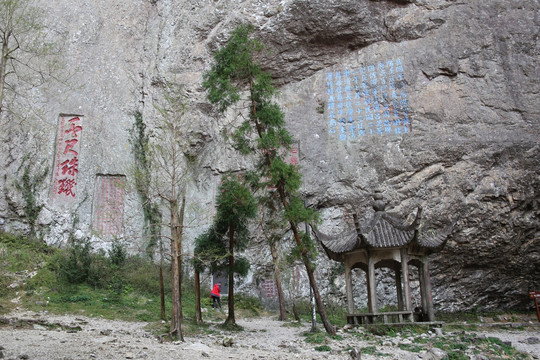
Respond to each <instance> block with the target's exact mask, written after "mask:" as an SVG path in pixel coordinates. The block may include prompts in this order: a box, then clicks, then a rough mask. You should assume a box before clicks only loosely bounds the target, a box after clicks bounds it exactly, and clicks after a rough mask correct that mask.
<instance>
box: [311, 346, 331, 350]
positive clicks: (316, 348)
mask: <svg viewBox="0 0 540 360" xmlns="http://www.w3.org/2000/svg"><path fill="white" fill-rule="evenodd" d="M315 351H332V348H331V347H330V346H328V345H321V346H315Z"/></svg>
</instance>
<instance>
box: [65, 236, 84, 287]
mask: <svg viewBox="0 0 540 360" xmlns="http://www.w3.org/2000/svg"><path fill="white" fill-rule="evenodd" d="M90 250H91V247H90V242H89V241H88V239H81V240H79V239H76V238H74V237H72V238H71V241H70V244H69V247H68V251H67V253H66V254H65V256H64V259H63V261H61V262H60V264H59V265H60V266H59V271H60V276H61V278H63V279H65V281H67V282H68V283H71V284H80V283H83V282H85V281H87V280H88V276H89V274H90V266H91V264H92V258H91V254H90Z"/></svg>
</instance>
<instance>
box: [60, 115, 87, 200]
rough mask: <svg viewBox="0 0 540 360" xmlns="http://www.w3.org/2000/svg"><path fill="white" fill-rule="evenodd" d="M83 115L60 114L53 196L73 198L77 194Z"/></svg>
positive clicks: (61, 198)
mask: <svg viewBox="0 0 540 360" xmlns="http://www.w3.org/2000/svg"><path fill="white" fill-rule="evenodd" d="M82 119H83V117H82V116H79V115H72V116H70V115H60V117H59V119H58V136H57V148H56V158H55V165H54V166H55V168H54V185H53V198H55V199H60V200H73V199H75V198H76V195H77V174H78V172H79V153H80V148H81V136H82V131H83V121H82Z"/></svg>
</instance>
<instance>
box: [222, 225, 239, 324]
mask: <svg viewBox="0 0 540 360" xmlns="http://www.w3.org/2000/svg"><path fill="white" fill-rule="evenodd" d="M233 270H234V226H231V227H229V299H228V303H229V316H228V317H227V320H226V321H225V323H230V324H236V319H235V317H234V271H233Z"/></svg>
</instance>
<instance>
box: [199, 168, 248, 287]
mask: <svg viewBox="0 0 540 360" xmlns="http://www.w3.org/2000/svg"><path fill="white" fill-rule="evenodd" d="M216 202H217V216H216V218H215V219H214V223H213V224H212V226H211V227H210V228H209V229H208V230H207V231H206V232H204V233H203V234H201V235H199V236H198V237H197V238H196V239H195V251H194V253H195V258H194V265H195V266H196V267H197V269H199V271H203V270H204V269H205V268H209V269H210V270H211V271H212V272H214V271H217V270H223V269H224V268H225V267H226V265H227V264H228V256H229V254H230V252H231V251H233V250H242V249H244V248H245V246H246V244H247V241H248V239H249V231H248V221H249V219H252V218H253V217H255V215H256V214H257V204H256V201H255V198H254V197H253V195H252V194H251V192H250V190H249V187H248V186H247V184H246V182H245V180H243V179H238V178H236V177H234V176H226V177H224V178H223V181H222V183H221V185H220V187H219V195H218V197H217V201H216ZM230 231H233V233H234V244H233V247H234V248H233V249H229V248H228V246H229V234H230ZM233 271H234V272H235V273H237V274H240V275H241V276H245V275H247V273H248V271H249V262H248V260H247V259H245V258H237V259H236V260H235V261H234V269H233Z"/></svg>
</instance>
